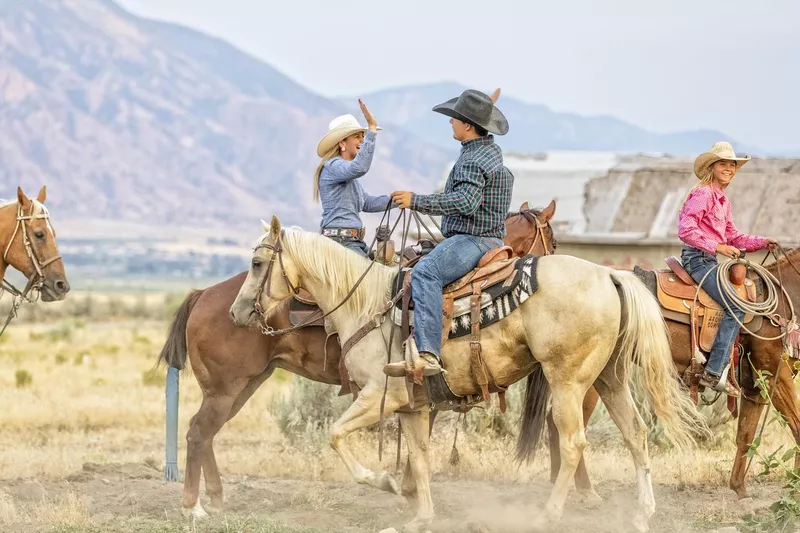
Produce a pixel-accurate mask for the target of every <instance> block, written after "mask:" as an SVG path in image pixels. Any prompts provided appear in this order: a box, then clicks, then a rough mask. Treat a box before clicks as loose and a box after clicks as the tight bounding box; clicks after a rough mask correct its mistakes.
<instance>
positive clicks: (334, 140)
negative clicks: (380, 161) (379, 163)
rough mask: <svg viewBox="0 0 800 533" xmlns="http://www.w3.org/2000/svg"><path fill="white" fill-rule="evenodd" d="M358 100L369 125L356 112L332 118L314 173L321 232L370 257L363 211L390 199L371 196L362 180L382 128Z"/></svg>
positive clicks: (372, 210)
mask: <svg viewBox="0 0 800 533" xmlns="http://www.w3.org/2000/svg"><path fill="white" fill-rule="evenodd" d="M358 103H359V105H360V106H361V112H362V113H364V118H365V119H366V121H367V127H366V128H364V127H362V126H361V125H360V124H359V123H358V121H357V120H356V118H355V117H354V116H353V115H342V116H340V117H336V118H335V119H333V120H332V121H331V123H330V125H329V127H328V132H327V133H326V134H325V136H324V137H323V138H322V139H321V140H320V141H319V145H318V146H317V155H318V156H320V157H321V158H322V161H320V163H319V165H318V166H317V170H316V172H315V173H314V200H315V201H319V202H321V203H322V221H321V222H320V232H321V233H322V234H323V235H325V236H326V237H329V238H331V239H333V240H335V241H337V242H339V243H341V244H342V245H344V246H346V247H347V248H349V249H351V250H353V251H355V252H357V253H360V254H361V255H364V256H366V255H367V254H368V253H369V250H368V248H367V245H366V243H365V242H364V228H363V224H362V222H361V216H360V214H361V212H365V213H380V212H382V211H384V210H385V209H386V206H387V205H388V204H389V202H390V199H389V197H388V196H370V195H368V194H367V193H366V192H365V191H364V188H363V187H362V186H361V183H360V182H359V178H361V177H362V176H364V175H365V174H366V173H367V171H369V167H370V165H371V164H372V155H373V153H374V152H375V138H376V136H377V132H378V130H379V129H381V128H379V127H378V123H377V121H376V120H375V117H374V116H373V115H372V113H371V112H370V110H369V108H367V106H366V104H364V102H362V101H361V100H359V101H358Z"/></svg>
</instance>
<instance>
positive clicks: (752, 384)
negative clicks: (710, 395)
mask: <svg viewBox="0 0 800 533" xmlns="http://www.w3.org/2000/svg"><path fill="white" fill-rule="evenodd" d="M792 265H796V267H800V248H795V249H793V250H791V251H789V252H788V253H787V254H786V257H783V258H781V259H780V261H778V262H775V263H772V264H770V265H769V266H767V267H766V268H767V270H768V271H769V272H770V273H771V274H772V275H774V276H775V277H776V278H778V268H779V267H780V273H781V276H780V277H781V278H782V279H783V284H784V287H785V289H786V292H787V293H788V294H789V296H790V298H791V299H792V302H793V303H794V304H795V305H797V304H800V272H798V270H797V269H796V268H793V267H792ZM779 279H780V278H779ZM777 312H778V313H779V314H780V315H781V316H782V317H786V318H791V317H790V313H789V311H788V306H787V305H786V303H785V302H783V301H782V302H781V307H779V308H778V311H777ZM667 326H668V329H669V334H670V345H671V348H672V358H673V362H674V363H675V368H676V369H677V371H678V374H679V375H683V373H684V371H685V370H686V369H687V368H688V367H689V364H690V363H691V348H690V344H691V342H690V341H691V339H690V332H689V326H687V325H685V324H681V323H678V322H674V321H672V320H667ZM754 333H755V334H756V335H759V336H761V337H775V336H778V335H779V334H780V329H779V328H778V327H776V326H774V325H773V324H772V323H771V322H770V321H769V320H764V321H763V323H762V326H761V328H760V329H759V330H757V331H755V332H754ZM740 341H741V344H742V347H743V348H744V354H745V356H744V357H742V359H741V381H740V386H741V389H742V397H741V400H740V406H739V413H738V427H737V430H736V455H735V457H734V462H733V468H732V469H731V477H730V482H729V486H730V488H731V489H732V490H733V491H735V492H736V495H737V497H738V498H739V499H740V500H741V499H744V498H747V497H748V493H747V487H746V485H745V474H746V473H747V463H748V461H747V457H746V456H745V453H746V452H747V450H748V448H749V447H750V444H751V443H752V442H753V438H754V437H755V432H756V429H757V426H758V424H759V419H760V417H761V411H762V409H763V407H764V401H763V400H762V399H761V395H760V389H759V387H758V386H757V384H756V379H757V374H756V372H755V371H754V369H755V370H757V371H768V372H769V373H770V374H771V375H772V376H771V377H769V380H768V383H769V386H770V388H771V389H772V390H771V391H770V392H771V397H772V401H773V403H774V404H775V407H776V408H777V409H778V411H779V412H780V413H781V414H782V415H783V416H784V417H785V418H786V421H787V422H788V424H789V427H790V428H791V430H792V433H793V434H794V438H795V441H796V442H797V443H798V444H800V410H799V409H798V406H797V401H796V394H795V388H794V381H793V378H794V375H795V373H796V371H795V370H794V369H793V368H792V366H791V363H787V362H785V361H784V360H783V353H784V348H783V344H782V340H780V339H778V340H772V341H766V340H761V339H758V338H756V337H752V336H751V335H749V334H747V333H746V332H745V331H744V330H742V335H741V336H740ZM751 361H752V366H751V364H750V362H751ZM598 399H599V396H598V394H597V391H596V390H595V389H594V388H590V389H589V391H588V392H587V393H586V396H585V398H584V401H583V419H584V424H588V422H589V417H590V416H591V414H592V412H593V411H594V409H595V406H596V405H597V401H598ZM548 428H549V434H550V443H551V444H550V463H551V470H550V477H551V481H553V482H555V476H556V474H557V473H558V470H559V467H560V464H561V458H560V455H559V449H558V446H557V443H558V429H557V428H556V427H555V424H554V423H553V422H552V416H551V415H549V416H548ZM798 467H800V456H795V468H798ZM575 486H576V488H577V489H578V490H580V491H582V492H584V493H588V494H589V495H591V496H592V497H593V498H596V499H599V496H597V494H596V493H595V492H594V490H593V488H592V483H591V481H590V479H589V473H588V471H587V469H586V463H585V461H584V459H583V456H581V460H580V463H579V465H578V469H577V470H576V472H575Z"/></svg>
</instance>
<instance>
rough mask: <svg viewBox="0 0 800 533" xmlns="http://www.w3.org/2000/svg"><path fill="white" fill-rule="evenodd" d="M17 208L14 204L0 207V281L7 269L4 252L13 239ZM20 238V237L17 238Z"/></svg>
mask: <svg viewBox="0 0 800 533" xmlns="http://www.w3.org/2000/svg"><path fill="white" fill-rule="evenodd" d="M17 208H18V204H17V203H16V202H14V203H12V204H8V205H4V206H3V207H0V279H3V278H4V277H5V275H6V270H7V269H8V263H6V260H5V251H6V248H7V247H8V244H9V243H10V242H11V239H12V238H15V237H14V228H15V227H16V225H17ZM18 237H19V238H22V237H21V236H18Z"/></svg>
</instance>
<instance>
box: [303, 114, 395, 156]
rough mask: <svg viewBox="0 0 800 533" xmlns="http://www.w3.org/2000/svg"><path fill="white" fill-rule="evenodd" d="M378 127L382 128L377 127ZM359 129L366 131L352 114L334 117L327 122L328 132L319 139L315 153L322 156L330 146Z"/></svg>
mask: <svg viewBox="0 0 800 533" xmlns="http://www.w3.org/2000/svg"><path fill="white" fill-rule="evenodd" d="M378 129H382V128H380V127H379V128H378ZM360 131H363V132H364V133H366V132H367V128H365V127H363V126H362V125H361V124H359V123H358V120H356V117H354V116H353V115H350V114H348V115H340V116H338V117H336V118H335V119H333V120H331V122H330V124H328V133H326V134H325V135H324V136H323V137H322V139H320V141H319V144H318V145H317V155H318V156H320V157H322V156H324V155H325V154H326V153H328V152H329V151H330V150H331V148H333V147H334V146H336V144H337V143H338V142H339V141H341V140H342V139H346V138H347V137H349V136H351V135H353V134H354V133H358V132H360Z"/></svg>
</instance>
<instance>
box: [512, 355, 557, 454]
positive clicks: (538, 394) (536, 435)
mask: <svg viewBox="0 0 800 533" xmlns="http://www.w3.org/2000/svg"><path fill="white" fill-rule="evenodd" d="M549 398H550V384H549V383H548V382H547V378H545V375H544V370H542V365H540V364H537V365H536V368H534V369H533V372H531V373H530V374H528V382H527V384H526V385H525V400H524V402H525V405H524V407H523V409H522V414H521V415H520V423H521V427H520V430H519V437H518V438H517V454H516V459H517V461H520V462H522V461H527V462H530V461H531V460H533V458H534V456H535V455H536V449H537V448H538V447H539V442H540V441H541V440H542V435H543V434H544V427H545V421H546V419H547V400H548V399H549Z"/></svg>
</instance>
